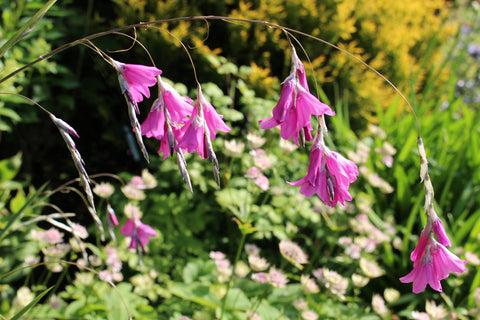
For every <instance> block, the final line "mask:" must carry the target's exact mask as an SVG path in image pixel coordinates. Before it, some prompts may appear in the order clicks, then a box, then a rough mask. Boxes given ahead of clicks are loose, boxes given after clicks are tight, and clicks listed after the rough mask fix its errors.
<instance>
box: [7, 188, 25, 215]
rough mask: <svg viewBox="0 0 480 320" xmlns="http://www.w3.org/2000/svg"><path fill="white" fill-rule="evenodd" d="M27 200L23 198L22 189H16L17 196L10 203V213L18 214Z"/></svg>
mask: <svg viewBox="0 0 480 320" xmlns="http://www.w3.org/2000/svg"><path fill="white" fill-rule="evenodd" d="M25 202H27V199H26V197H25V192H24V191H23V189H22V188H19V189H17V194H16V195H15V197H14V198H13V199H12V200H11V201H10V211H11V212H18V211H20V209H21V208H22V207H23V206H24V205H25Z"/></svg>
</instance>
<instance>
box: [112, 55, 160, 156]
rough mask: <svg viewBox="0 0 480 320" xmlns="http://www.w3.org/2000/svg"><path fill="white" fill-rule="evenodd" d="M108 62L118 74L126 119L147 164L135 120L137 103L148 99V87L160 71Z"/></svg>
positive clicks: (140, 133) (138, 125) (144, 149)
mask: <svg viewBox="0 0 480 320" xmlns="http://www.w3.org/2000/svg"><path fill="white" fill-rule="evenodd" d="M110 61H111V64H112V65H113V67H114V68H115V69H116V70H117V72H118V81H119V83H120V88H121V89H122V94H123V95H124V97H125V100H126V102H127V106H128V109H127V110H128V117H129V119H130V125H131V127H132V129H133V132H134V134H135V140H137V144H138V146H139V147H140V150H141V151H142V154H143V157H144V158H145V160H147V162H148V161H149V157H148V152H147V149H146V148H145V145H144V143H143V140H142V129H141V127H140V123H139V122H138V119H137V114H139V113H140V110H139V109H138V105H137V103H138V102H141V101H142V100H143V96H145V97H147V98H149V97H150V90H149V89H148V87H151V86H153V85H154V84H155V83H156V82H157V78H156V76H159V75H160V74H161V73H162V71H161V70H159V69H157V68H155V67H149V66H143V65H138V64H125V63H121V62H118V61H115V60H113V59H111V58H110Z"/></svg>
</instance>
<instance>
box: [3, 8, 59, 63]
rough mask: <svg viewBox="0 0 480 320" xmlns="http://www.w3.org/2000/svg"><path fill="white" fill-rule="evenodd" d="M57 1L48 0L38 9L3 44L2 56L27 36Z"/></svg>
mask: <svg viewBox="0 0 480 320" xmlns="http://www.w3.org/2000/svg"><path fill="white" fill-rule="evenodd" d="M55 2H57V0H50V1H48V2H47V3H46V4H45V5H44V6H43V7H42V8H41V9H40V10H38V11H37V13H35V14H34V15H33V17H31V18H30V20H28V21H27V23H25V24H24V25H23V26H22V27H20V28H19V29H18V31H17V32H16V33H15V34H14V35H13V36H12V37H11V38H10V39H8V41H7V42H5V43H4V44H3V46H1V47H0V57H2V56H3V55H4V54H5V52H6V51H7V50H8V49H10V48H11V47H13V45H15V43H17V42H18V41H20V40H22V39H23V38H24V37H25V36H27V35H28V34H29V33H30V31H31V30H32V29H33V27H34V26H35V25H36V24H37V23H38V21H40V19H41V18H42V17H43V16H44V15H45V13H46V12H47V11H48V10H49V9H50V8H51V7H52V6H53V5H54V4H55Z"/></svg>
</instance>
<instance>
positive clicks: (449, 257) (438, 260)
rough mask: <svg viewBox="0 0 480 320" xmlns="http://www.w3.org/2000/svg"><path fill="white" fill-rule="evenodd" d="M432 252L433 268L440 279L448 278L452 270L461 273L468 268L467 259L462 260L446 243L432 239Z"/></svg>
mask: <svg viewBox="0 0 480 320" xmlns="http://www.w3.org/2000/svg"><path fill="white" fill-rule="evenodd" d="M431 252H432V261H433V268H434V269H435V272H436V274H437V276H438V278H439V279H440V280H443V279H446V278H448V276H449V275H450V272H453V273H458V274H460V273H462V272H464V271H465V270H467V268H466V267H465V264H466V263H467V261H465V260H460V258H458V257H457V256H456V255H454V254H453V253H452V252H450V251H449V250H448V249H447V248H445V246H444V245H442V244H441V243H438V242H436V241H435V240H433V241H432V245H431Z"/></svg>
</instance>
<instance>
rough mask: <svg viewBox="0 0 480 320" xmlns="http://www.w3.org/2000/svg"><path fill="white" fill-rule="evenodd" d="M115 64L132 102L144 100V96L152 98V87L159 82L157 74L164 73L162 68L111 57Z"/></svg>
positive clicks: (121, 84)
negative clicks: (116, 59) (130, 62)
mask: <svg viewBox="0 0 480 320" xmlns="http://www.w3.org/2000/svg"><path fill="white" fill-rule="evenodd" d="M111 61H112V63H113V66H114V67H115V69H116V70H117V71H118V81H119V82H120V87H121V88H122V93H125V94H126V95H127V96H128V98H129V99H130V101H131V102H132V103H138V102H141V101H143V96H145V97H147V98H150V90H149V89H148V87H151V86H153V85H155V83H157V79H156V76H159V75H161V74H162V70H160V69H157V68H155V67H150V66H144V65H140V64H129V63H122V62H118V61H115V60H113V59H111Z"/></svg>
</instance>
